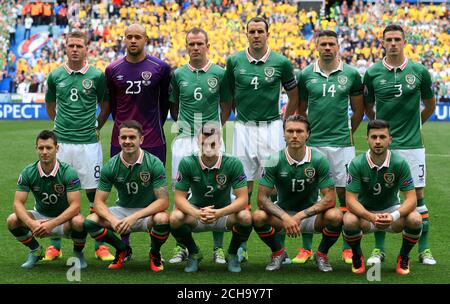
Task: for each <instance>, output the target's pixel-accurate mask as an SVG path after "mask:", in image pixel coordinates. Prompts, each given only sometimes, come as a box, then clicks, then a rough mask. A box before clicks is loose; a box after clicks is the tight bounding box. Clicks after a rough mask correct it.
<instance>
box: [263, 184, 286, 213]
mask: <svg viewBox="0 0 450 304" xmlns="http://www.w3.org/2000/svg"><path fill="white" fill-rule="evenodd" d="M271 191H272V189H270V188H268V187H265V186H262V185H260V186H259V189H258V207H259V208H260V209H262V210H264V211H266V212H267V213H269V214H272V215H274V216H276V217H278V218H279V219H282V217H283V216H284V215H286V214H287V213H286V212H285V211H284V210H283V209H281V208H280V206H278V205H277V204H275V203H274V202H272V200H271V199H270V193H271Z"/></svg>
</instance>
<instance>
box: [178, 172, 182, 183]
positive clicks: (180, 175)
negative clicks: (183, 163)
mask: <svg viewBox="0 0 450 304" xmlns="http://www.w3.org/2000/svg"><path fill="white" fill-rule="evenodd" d="M182 179H183V175H182V174H181V172H180V171H178V172H177V182H181V180H182Z"/></svg>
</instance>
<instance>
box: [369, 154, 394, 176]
mask: <svg viewBox="0 0 450 304" xmlns="http://www.w3.org/2000/svg"><path fill="white" fill-rule="evenodd" d="M366 160H367V163H368V164H369V167H370V169H373V168H377V170H378V171H379V170H381V169H382V168H383V167H385V168H389V164H390V162H391V151H390V150H387V154H386V159H385V160H384V163H383V164H382V165H381V166H377V165H375V164H374V162H373V161H372V160H371V159H370V149H369V150H367V152H366Z"/></svg>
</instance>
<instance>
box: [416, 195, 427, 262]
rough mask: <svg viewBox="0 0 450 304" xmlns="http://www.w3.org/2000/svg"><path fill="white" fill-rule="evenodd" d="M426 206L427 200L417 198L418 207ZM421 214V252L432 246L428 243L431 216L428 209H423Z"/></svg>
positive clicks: (419, 247)
mask: <svg viewBox="0 0 450 304" xmlns="http://www.w3.org/2000/svg"><path fill="white" fill-rule="evenodd" d="M422 206H425V200H424V199H423V198H422V199H418V200H417V207H422ZM420 215H421V216H422V235H421V236H420V238H419V246H418V249H419V253H421V252H423V251H424V250H425V249H428V248H430V247H429V244H428V229H429V228H430V218H429V217H428V209H426V206H425V210H423V211H422V212H420Z"/></svg>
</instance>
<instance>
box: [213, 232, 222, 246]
mask: <svg viewBox="0 0 450 304" xmlns="http://www.w3.org/2000/svg"><path fill="white" fill-rule="evenodd" d="M212 235H213V241H214V249H215V248H223V235H224V233H223V232H220V231H213V233H212Z"/></svg>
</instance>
